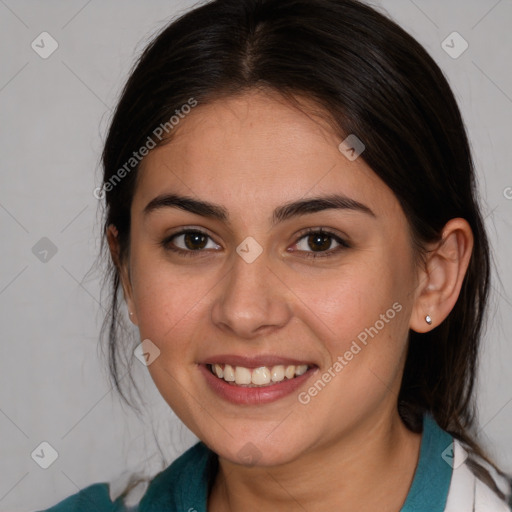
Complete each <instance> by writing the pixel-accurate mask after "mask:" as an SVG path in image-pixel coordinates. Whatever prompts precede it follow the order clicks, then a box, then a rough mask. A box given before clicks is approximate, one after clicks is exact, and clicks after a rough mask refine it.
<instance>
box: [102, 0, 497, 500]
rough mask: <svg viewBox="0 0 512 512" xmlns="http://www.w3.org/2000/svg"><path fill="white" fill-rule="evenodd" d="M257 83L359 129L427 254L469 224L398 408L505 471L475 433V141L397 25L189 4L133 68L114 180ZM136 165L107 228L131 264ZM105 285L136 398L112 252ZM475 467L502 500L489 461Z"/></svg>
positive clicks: (314, 3)
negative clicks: (188, 117)
mask: <svg viewBox="0 0 512 512" xmlns="http://www.w3.org/2000/svg"><path fill="white" fill-rule="evenodd" d="M254 88H266V89H269V90H273V91H276V92H278V93H280V94H281V95H282V96H283V97H285V98H288V99H290V100H293V99H294V98H297V97H299V96H301V97H307V98H309V99H310V100H311V101H313V102H314V103H315V104H317V105H318V106H319V110H320V111H322V112H324V113H325V114H326V115H327V116H328V117H329V118H330V119H331V120H332V124H333V126H334V127H335V128H336V130H337V131H338V133H339V135H340V137H345V136H346V135H348V134H352V133H354V134H356V135H357V136H358V137H359V138H360V139H361V140H362V141H363V142H364V144H365V145H366V149H365V151H364V153H363V155H362V158H364V160H365V161H366V163H367V164H368V165H369V166H370V167H371V168H372V169H373V171H374V172H375V173H376V174H377V175H378V176H379V177H380V178H381V179H382V180H383V181H384V182H385V183H386V184H387V185H388V186H389V187H390V188H391V190H392V191H393V192H394V194H395V195H396V197H397V199H398V201H399V202H400V204H401V206H402V209H403V211H404V212H405V215H406V217H407V219H408V221H409V225H410V229H411V233H412V237H413V242H414V245H415V247H416V249H417V253H418V254H419V255H424V249H423V248H424V247H425V244H426V243H428V242H432V241H438V240H440V235H441V232H442V228H443V226H444V225H445V224H446V222H447V221H449V220H450V219H452V218H455V217H462V218H464V219H466V220H467V221H468V223H469V224H470V226H471V229H472V231H473V234H474V249H473V253H472V256H471V261H470V264H469V268H468V270H467V274H466V276H465V279H464V282H463V285H462V289H461V292H460V296H459V298H458V300H457V303H456V304H455V306H454V308H453V310H452V311H451V313H450V315H449V316H448V317H447V318H446V320H445V321H444V322H442V323H441V324H440V325H439V326H437V327H436V328H435V329H432V330H431V331H430V332H428V333H425V334H419V333H416V332H412V331H411V332H410V336H409V347H408V355H407V361H406V364H405V370H404V375H403V381H402V386H401V390H400V394H399V397H398V409H399V412H400V414H401V417H402V418H403V420H404V422H405V423H406V424H407V426H408V427H409V428H410V429H411V430H414V431H419V430H421V423H422V416H423V414H424V413H425V412H427V411H428V412H431V413H432V415H433V416H434V418H435V420H436V421H437V423H438V424H439V425H440V427H441V428H443V429H444V430H446V431H447V432H449V433H450V434H452V435H453V436H454V437H455V438H457V439H459V440H461V441H462V442H464V443H465V444H466V445H467V446H468V447H469V448H470V449H471V451H472V452H473V453H474V454H475V455H476V456H480V457H481V458H483V459H484V460H486V461H487V462H489V463H490V464H491V465H493V466H494V467H495V468H496V466H495V465H494V464H493V463H492V462H491V461H490V460H489V459H488V458H487V457H486V455H485V454H484V453H483V451H482V449H481V448H480V446H479V444H478V442H477V438H476V437H477V436H476V425H475V403H474V392H473V391H474V382H475V379H476V374H477V360H478V350H479V342H480V338H481V334H482V328H483V322H484V313H485V310H486V304H487V301H488V292H489V285H490V283H489V280H490V256H489V246H488V240H487V236H486V233H485V230H484V226H483V221H482V215H481V212H480V209H479V206H478V200H477V191H476V183H475V172H474V168H473V162H472V157H471V151H470V147H469V144H468V140H467V135H466V131H465V127H464V124H463V120H462V118H461V114H460V111H459V109H458V106H457V103H456V101H455V98H454V96H453V94H452V91H451V89H450V87H449V84H448V82H447V80H446V78H445V77H444V75H443V73H442V71H441V70H440V69H439V67H438V66H437V64H436V63H435V62H434V61H433V59H432V58H431V57H430V56H429V55H428V53H427V52H426V51H425V50H424V48H423V47H422V46H421V45H420V44H419V43H418V42H417V41H416V40H415V39H413V38H412V37H411V36H410V35H408V34H407V33H406V32H405V31H404V30H403V29H402V28H400V27H399V26H398V25H397V24H396V23H394V22H393V21H391V20H389V19H388V18H386V17H385V16H383V15H382V14H380V13H378V12H377V11H376V10H374V9H372V8H370V7H368V6H366V5H364V4H363V3H361V2H358V1H355V0H217V1H213V2H208V3H206V4H204V5H201V6H199V7H197V8H195V9H194V10H192V11H190V12H188V13H186V14H184V15H183V16H181V17H180V18H178V19H177V20H175V21H174V22H172V23H171V24H169V25H168V26H166V27H165V29H164V30H163V31H161V33H160V34H159V35H158V36H157V37H155V38H154V39H153V40H152V42H151V43H150V44H149V46H147V48H146V49H145V50H144V51H143V53H142V55H141V56H140V58H139V59H138V62H137V63H136V65H135V66H134V69H133V70H132V72H131V74H130V77H129V79H128V81H127V83H126V86H125V87H124V90H123V92H122V95H121V98H120V100H119V103H118V105H117V108H116V110H115V114H114V116H113V119H112V122H111V125H110V129H109V132H108V136H107V138H106V142H105V147H104V152H103V167H104V176H103V180H104V183H112V179H113V177H114V175H115V174H116V173H117V172H118V170H119V169H120V168H122V167H123V165H125V164H126V162H127V161H129V159H130V158H131V156H132V154H133V152H134V151H136V150H137V149H138V148H140V147H142V146H143V145H144V144H145V142H146V141H147V140H148V137H154V130H155V128H156V127H158V126H160V125H162V124H163V123H166V122H168V121H169V119H170V118H171V116H173V114H174V113H175V111H176V110H179V109H180V108H181V107H182V105H184V104H186V103H187V102H188V101H189V99H190V98H194V99H195V100H196V101H197V102H198V104H199V105H201V104H205V103H208V102H212V101H214V100H215V99H217V98H220V97H223V96H224V97H225V96H230V95H236V94H240V93H242V92H244V91H247V90H249V89H254ZM178 129H179V127H178ZM165 140H170V137H167V138H166V139H164V140H162V143H163V142H164V141H165ZM340 140H341V139H340ZM137 168H138V166H134V168H133V170H131V171H130V172H129V173H126V176H124V177H123V179H122V180H120V181H119V182H118V183H117V182H116V184H115V186H111V187H109V189H110V190H108V191H107V190H106V193H105V217H104V226H103V227H104V233H105V234H106V231H107V228H108V226H109V225H110V224H114V225H115V226H116V228H117V230H118V233H119V234H118V240H119V243H120V248H121V252H120V258H121V263H122V262H125V261H126V260H127V258H128V257H129V248H130V237H129V233H130V206H131V201H132V198H133V195H134V190H135V185H136V177H137ZM102 251H103V252H107V251H106V243H105V238H104V239H103V242H102ZM107 257H108V256H107ZM106 282H107V283H108V286H109V290H110V292H111V307H110V310H109V315H108V316H107V318H105V323H104V325H103V328H102V335H103V336H104V337H105V338H106V342H107V343H108V347H109V366H110V369H111V375H112V378H113V382H114V384H115V385H116V387H117V388H118V389H119V392H120V393H121V396H122V397H123V398H124V399H125V400H126V401H127V402H129V401H128V400H127V399H126V397H125V395H124V393H123V389H122V386H121V384H122V382H121V380H122V377H120V376H119V370H120V367H121V363H122V359H121V358H122V356H121V355H120V345H121V344H122V343H123V342H125V343H132V340H131V339H130V337H129V336H128V334H127V333H128V330H123V329H124V328H123V324H122V322H121V321H120V319H119V314H120V302H121V301H120V295H119V293H118V292H119V289H120V277H119V271H118V268H116V266H115V265H114V264H113V263H112V262H111V261H110V267H109V270H108V273H107V275H106ZM120 334H123V335H122V336H120ZM127 348H128V357H127V359H130V361H131V360H132V359H133V358H131V357H130V356H131V354H132V350H133V346H132V345H129V346H127ZM126 362H128V364H131V363H130V362H129V361H126V360H125V363H126ZM125 375H126V374H125ZM123 377H124V375H123ZM496 469H497V468H496ZM474 470H475V471H476V472H478V473H479V475H480V476H481V477H483V478H485V480H486V481H487V482H488V484H489V485H490V486H491V487H493V488H494V489H495V490H496V491H497V492H498V494H499V495H500V496H503V494H502V493H501V491H500V490H499V489H497V488H496V486H495V485H494V483H493V481H492V479H491V478H490V477H489V475H488V473H487V471H486V470H485V469H484V468H483V467H481V466H480V465H476V464H474ZM498 471H499V470H498ZM500 474H502V473H501V472H500Z"/></svg>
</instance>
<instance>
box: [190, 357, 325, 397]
mask: <svg viewBox="0 0 512 512" xmlns="http://www.w3.org/2000/svg"><path fill="white" fill-rule="evenodd" d="M244 365H245V366H244ZM197 366H198V369H199V371H200V372H201V373H202V375H203V376H204V378H205V380H206V383H207V385H208V387H209V388H210V390H211V391H213V392H214V393H215V394H216V395H217V396H218V397H219V398H221V399H223V400H225V401H227V402H231V403H232V404H236V405H263V404H267V403H270V402H275V401H277V400H280V399H282V398H284V397H286V396H289V395H291V394H293V393H294V392H296V391H298V389H299V388H300V387H301V386H304V385H305V383H306V381H308V380H309V379H310V378H311V377H312V376H313V375H314V374H316V373H317V371H318V370H319V368H318V366H316V365H315V364H313V363H306V362H305V361H294V360H289V359H286V358H283V359H281V358H274V357H271V356H268V357H267V356H262V357H258V358H253V359H251V358H245V357H235V356H219V357H216V358H215V359H214V360H210V361H203V362H202V363H199V364H198V365H197Z"/></svg>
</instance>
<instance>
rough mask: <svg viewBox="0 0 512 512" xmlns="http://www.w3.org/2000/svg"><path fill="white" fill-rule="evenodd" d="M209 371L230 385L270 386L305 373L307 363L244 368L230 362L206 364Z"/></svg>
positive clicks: (307, 367)
mask: <svg viewBox="0 0 512 512" xmlns="http://www.w3.org/2000/svg"><path fill="white" fill-rule="evenodd" d="M207 366H208V368H209V369H210V371H211V373H213V374H214V375H216V376H217V377H218V378H219V379H222V380H224V381H225V382H229V383H230V384H232V385H236V386H244V387H260V386H272V385H274V384H278V383H280V382H283V381H284V380H285V379H287V380H291V379H294V378H295V377H299V376H301V375H303V374H304V373H306V372H307V371H308V369H309V366H308V365H307V364H300V365H293V364H290V365H282V364H278V365H275V366H260V367H257V368H246V367H244V366H232V365H230V364H218V363H215V364H208V365H207Z"/></svg>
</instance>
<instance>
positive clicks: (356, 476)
mask: <svg viewBox="0 0 512 512" xmlns="http://www.w3.org/2000/svg"><path fill="white" fill-rule="evenodd" d="M420 445H421V434H415V433H413V432H410V431H409V430H408V429H407V427H406V426H405V425H404V424H403V422H402V420H401V419H400V417H399V415H398V412H396V411H393V414H388V415H387V416H383V417H382V416H381V419H380V420H378V421H377V422H376V419H375V418H374V417H373V416H372V417H371V418H368V419H367V420H366V421H365V423H364V425H361V424H358V426H357V429H354V430H353V431H352V432H350V433H348V434H344V435H343V437H342V438H340V439H336V440H334V441H332V442H330V443H328V444H323V445H322V446H321V447H319V448H317V449H316V450H314V451H311V452H309V453H306V454H303V455H301V456H300V457H299V458H298V459H296V460H294V461H293V462H289V463H286V464H283V465H280V466H273V467H257V466H255V467H250V468H246V467H240V466H239V465H236V464H233V463H231V462H230V461H228V460H225V459H222V458H219V471H218V473H217V477H216V480H215V483H214V486H213V488H212V492H211V494H210V497H209V502H208V511H209V512H232V511H237V510H244V511H247V512H251V511H253V510H254V511H256V510H258V511H260V510H272V511H275V512H280V511H289V510H295V509H297V510H308V511H311V512H315V511H322V510H337V511H340V512H345V511H347V512H348V511H354V510H357V511H360V512H364V511H366V510H368V511H372V512H373V511H375V510H379V511H383V512H385V511H389V512H397V511H399V510H400V508H401V507H402V505H403V503H404V502H405V499H406V497H407V494H408V491H409V488H410V486H411V484H412V480H413V477H414V472H415V469H416V466H417V463H418V459H419V453H420ZM265 507H267V508H265Z"/></svg>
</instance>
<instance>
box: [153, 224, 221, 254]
mask: <svg viewBox="0 0 512 512" xmlns="http://www.w3.org/2000/svg"><path fill="white" fill-rule="evenodd" d="M209 241H211V243H212V244H213V247H212V246H210V247H208V243H209ZM162 245H163V247H164V248H165V249H167V250H170V251H174V252H178V253H181V254H186V255H187V256H188V255H191V253H193V252H205V251H203V249H218V248H219V247H220V246H219V245H217V244H215V243H214V242H213V240H211V237H210V236H209V235H207V234H206V233H203V232H202V231H197V230H188V231H181V232H179V233H176V234H174V235H172V236H171V237H168V238H167V239H165V240H164V241H163V242H162Z"/></svg>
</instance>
